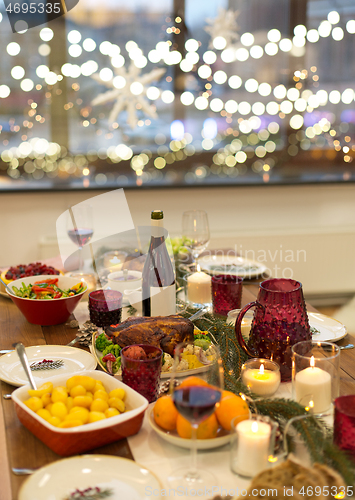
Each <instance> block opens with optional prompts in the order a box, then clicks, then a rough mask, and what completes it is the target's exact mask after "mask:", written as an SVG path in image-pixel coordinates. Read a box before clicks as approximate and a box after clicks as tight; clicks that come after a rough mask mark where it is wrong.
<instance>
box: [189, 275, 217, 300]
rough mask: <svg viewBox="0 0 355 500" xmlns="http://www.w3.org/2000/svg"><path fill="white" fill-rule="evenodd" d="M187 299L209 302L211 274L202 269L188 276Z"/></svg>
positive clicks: (210, 298)
mask: <svg viewBox="0 0 355 500" xmlns="http://www.w3.org/2000/svg"><path fill="white" fill-rule="evenodd" d="M187 299H188V300H189V301H190V302H194V303H197V304H209V303H211V302H212V295H211V276H209V275H208V274H206V273H204V272H202V271H199V272H197V273H194V274H191V276H188V278H187Z"/></svg>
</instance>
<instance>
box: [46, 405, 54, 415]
mask: <svg viewBox="0 0 355 500" xmlns="http://www.w3.org/2000/svg"><path fill="white" fill-rule="evenodd" d="M52 406H53V403H49V404H48V405H46V406H45V409H46V410H48V411H49V412H50V413H51V408H52Z"/></svg>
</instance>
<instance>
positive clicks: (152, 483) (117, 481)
mask: <svg viewBox="0 0 355 500" xmlns="http://www.w3.org/2000/svg"><path fill="white" fill-rule="evenodd" d="M88 488H99V489H100V492H101V493H102V496H99V495H98V492H97V491H96V496H95V497H94V496H92V497H91V498H107V500H123V499H125V500H143V499H145V498H147V492H149V491H150V492H153V491H154V490H155V491H161V490H162V489H163V486H162V484H161V483H160V481H159V479H158V478H157V477H156V476H155V475H154V474H153V473H152V472H151V471H150V470H148V469H147V468H146V467H143V466H142V465H139V464H138V463H137V462H134V461H133V460H128V459H126V458H120V457H114V456H108V455H82V456H78V457H72V458H66V459H63V460H58V461H57V462H53V463H51V464H49V465H46V466H45V467H42V468H41V469H39V470H38V471H36V472H35V473H34V474H33V475H32V476H30V477H29V478H28V479H27V480H26V482H25V483H24V484H23V485H22V487H21V490H20V493H19V500H74V498H79V496H78V493H76V496H74V492H75V491H76V490H79V491H80V492H82V491H84V490H87V489H88ZM105 491H106V492H107V495H106V496H103V494H104V493H103V492H105ZM109 492H111V494H109ZM87 496H88V493H87ZM80 498H81V497H80ZM83 498H87V497H86V496H83Z"/></svg>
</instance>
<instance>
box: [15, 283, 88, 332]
mask: <svg viewBox="0 0 355 500" xmlns="http://www.w3.org/2000/svg"><path fill="white" fill-rule="evenodd" d="M8 286H9V288H10V289H11V291H12V293H8V295H9V297H10V299H11V300H12V302H13V303H14V304H15V305H16V306H17V307H18V308H19V309H20V311H21V312H22V314H23V315H24V316H25V318H26V319H27V321H28V322H29V323H33V324H34V325H42V326H52V325H59V324H61V323H65V322H66V321H67V320H68V319H69V316H70V315H71V313H72V312H73V311H74V309H75V308H76V306H77V305H78V303H79V302H80V300H81V299H82V297H83V295H84V293H85V291H86V289H87V284H86V283H85V282H83V281H78V279H77V278H70V277H67V276H53V275H44V276H28V277H26V278H20V279H18V280H15V281H11V283H10V284H9V285H8Z"/></svg>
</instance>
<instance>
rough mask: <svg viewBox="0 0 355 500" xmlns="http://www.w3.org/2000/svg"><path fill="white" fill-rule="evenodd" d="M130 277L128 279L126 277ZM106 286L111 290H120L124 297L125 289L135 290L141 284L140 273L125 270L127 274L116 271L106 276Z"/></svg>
mask: <svg viewBox="0 0 355 500" xmlns="http://www.w3.org/2000/svg"><path fill="white" fill-rule="evenodd" d="M127 278H130V279H127ZM107 280H108V281H107V286H109V287H110V288H111V290H117V291H118V292H121V293H122V294H123V296H124V297H125V295H126V293H125V291H126V290H129V291H131V290H137V288H141V286H142V273H141V272H140V271H127V276H126V277H125V274H124V272H123V271H116V272H114V273H111V274H109V275H108V276H107Z"/></svg>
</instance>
